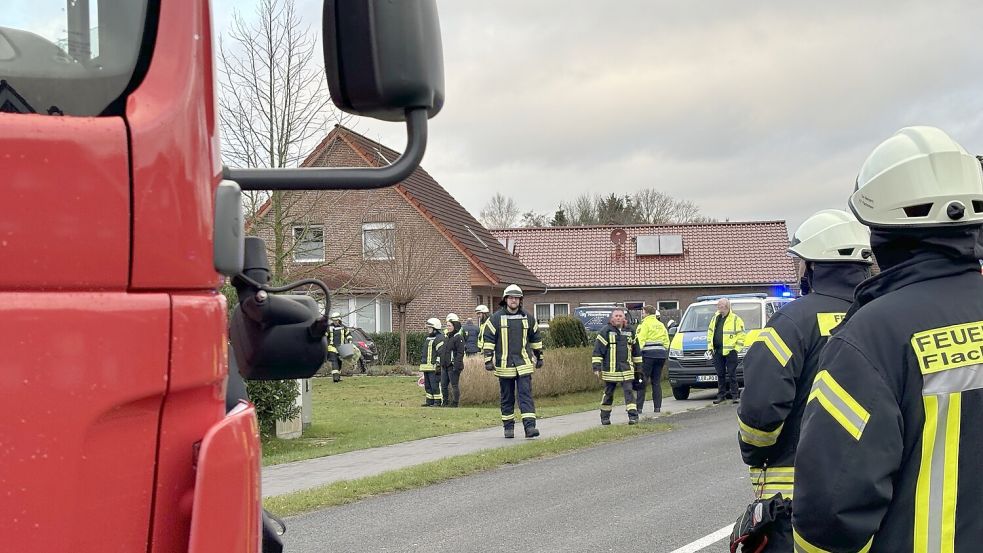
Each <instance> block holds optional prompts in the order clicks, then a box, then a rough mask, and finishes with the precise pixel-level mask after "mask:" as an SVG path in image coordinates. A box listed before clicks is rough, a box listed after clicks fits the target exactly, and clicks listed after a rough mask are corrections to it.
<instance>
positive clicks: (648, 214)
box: [557, 188, 713, 225]
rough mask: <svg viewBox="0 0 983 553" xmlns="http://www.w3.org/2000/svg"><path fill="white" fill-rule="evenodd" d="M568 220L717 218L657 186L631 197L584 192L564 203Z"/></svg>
mask: <svg viewBox="0 0 983 553" xmlns="http://www.w3.org/2000/svg"><path fill="white" fill-rule="evenodd" d="M559 207H560V211H558V212H557V213H560V212H563V214H564V221H563V222H564V223H566V224H570V225H634V224H652V225H659V224H670V223H708V222H712V221H713V219H711V218H709V217H706V216H704V215H701V214H700V208H699V207H698V206H697V205H696V204H695V203H693V202H691V201H689V200H680V199H677V198H673V197H672V196H669V195H668V194H666V193H664V192H660V191H658V190H655V189H654V188H646V189H644V190H639V191H637V192H635V193H634V194H631V195H630V196H618V195H617V194H609V195H607V196H599V195H594V194H590V193H586V194H581V195H580V196H577V197H576V198H574V199H573V200H572V201H570V202H561V203H560V206H559Z"/></svg>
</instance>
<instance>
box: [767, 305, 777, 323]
mask: <svg viewBox="0 0 983 553" xmlns="http://www.w3.org/2000/svg"><path fill="white" fill-rule="evenodd" d="M778 309H779V305H778V304H777V303H774V302H768V303H766V304H765V321H770V320H771V316H772V315H774V314H775V312H776V311H778Z"/></svg>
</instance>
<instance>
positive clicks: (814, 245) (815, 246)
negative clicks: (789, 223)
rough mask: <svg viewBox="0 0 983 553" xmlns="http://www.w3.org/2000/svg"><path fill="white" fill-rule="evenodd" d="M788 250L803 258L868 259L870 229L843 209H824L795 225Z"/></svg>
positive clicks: (862, 261)
mask: <svg viewBox="0 0 983 553" xmlns="http://www.w3.org/2000/svg"><path fill="white" fill-rule="evenodd" d="M788 251H789V252H790V253H791V254H792V255H795V256H796V257H799V258H801V259H804V260H806V261H820V262H825V261H853V262H861V263H870V262H871V260H870V229H868V228H867V227H865V226H863V225H862V224H860V221H857V219H856V217H854V216H853V215H850V214H849V213H847V212H846V211H842V210H839V209H824V210H822V211H819V212H816V213H815V214H814V215H812V216H811V217H809V218H808V219H806V220H805V221H804V222H803V223H802V224H801V225H799V228H798V229H797V230H796V231H795V234H793V235H792V245H791V247H789V249H788Z"/></svg>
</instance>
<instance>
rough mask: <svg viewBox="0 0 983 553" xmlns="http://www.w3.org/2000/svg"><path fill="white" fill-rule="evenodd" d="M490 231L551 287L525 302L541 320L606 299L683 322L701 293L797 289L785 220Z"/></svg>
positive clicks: (774, 292) (777, 291) (773, 291)
mask: <svg viewBox="0 0 983 553" xmlns="http://www.w3.org/2000/svg"><path fill="white" fill-rule="evenodd" d="M491 232H492V234H493V235H495V237H496V238H498V239H499V240H500V241H501V242H502V243H503V244H504V245H505V246H506V248H507V249H508V250H509V251H511V252H512V253H513V254H514V255H515V256H517V257H518V258H519V260H520V261H522V263H523V264H524V265H525V266H526V267H529V268H530V269H531V270H532V272H533V273H534V274H535V275H536V276H537V277H539V279H540V280H542V281H543V282H544V283H546V285H547V286H548V289H547V291H546V293H544V294H542V295H540V296H535V297H531V298H527V299H528V304H530V305H534V306H535V307H534V309H535V311H536V317H537V318H538V319H540V320H541V321H548V320H549V319H550V318H551V317H553V316H556V315H561V314H567V313H570V312H571V311H572V310H573V308H575V307H577V306H579V305H582V304H586V303H602V302H624V303H625V305H626V306H627V307H628V308H629V309H630V310H633V311H634V310H639V309H641V306H642V304H652V305H656V306H657V307H659V309H660V310H662V311H663V312H664V314H665V315H666V316H664V317H663V319H668V318H670V317H671V318H675V319H676V320H677V321H678V320H679V316H680V315H681V313H682V311H683V310H685V309H686V307H687V306H688V305H689V304H690V303H693V302H694V301H695V300H696V297H697V296H702V295H710V294H729V293H753V292H764V293H768V294H776V293H777V294H780V293H782V292H783V291H787V290H791V289H792V288H794V287H797V282H796V272H795V265H794V262H793V260H792V258H791V257H790V256H789V255H788V254H787V253H786V250H787V248H788V245H789V239H788V230H787V229H786V227H785V222H784V221H761V222H746V223H709V224H682V225H638V226H626V227H612V226H593V227H548V228H511V229H493V230H492V231H491Z"/></svg>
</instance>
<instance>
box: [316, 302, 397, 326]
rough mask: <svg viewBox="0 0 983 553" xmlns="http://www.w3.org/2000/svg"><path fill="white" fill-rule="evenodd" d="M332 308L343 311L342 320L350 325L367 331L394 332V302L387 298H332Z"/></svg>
mask: <svg viewBox="0 0 983 553" xmlns="http://www.w3.org/2000/svg"><path fill="white" fill-rule="evenodd" d="M331 310H332V311H338V312H339V313H341V319H342V321H344V323H345V324H346V325H348V326H357V327H359V328H361V329H362V330H364V331H366V332H392V329H393V317H392V302H390V301H389V300H388V299H386V298H377V297H355V298H341V297H338V298H332V302H331Z"/></svg>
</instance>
